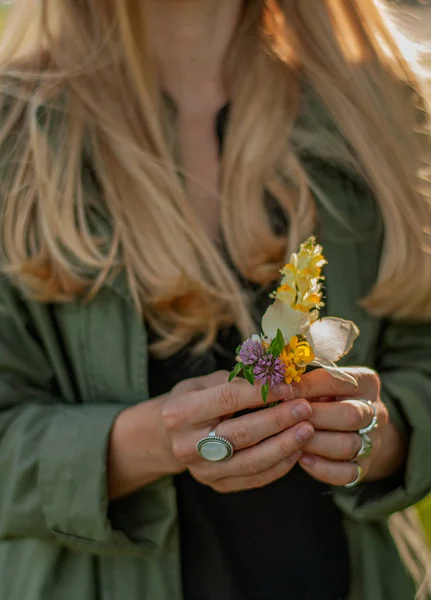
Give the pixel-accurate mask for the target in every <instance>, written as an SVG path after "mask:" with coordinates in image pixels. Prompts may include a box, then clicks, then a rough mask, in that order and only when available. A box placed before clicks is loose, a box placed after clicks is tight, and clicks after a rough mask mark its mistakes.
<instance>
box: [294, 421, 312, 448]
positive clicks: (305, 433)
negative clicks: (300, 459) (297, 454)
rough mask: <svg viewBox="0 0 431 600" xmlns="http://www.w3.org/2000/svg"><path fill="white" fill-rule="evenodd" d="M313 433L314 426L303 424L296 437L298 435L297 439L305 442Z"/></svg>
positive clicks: (301, 442) (302, 442)
mask: <svg viewBox="0 0 431 600" xmlns="http://www.w3.org/2000/svg"><path fill="white" fill-rule="evenodd" d="M313 435H314V429H313V427H312V426H311V425H303V426H302V427H300V428H299V429H298V431H297V432H296V434H295V437H296V440H297V441H298V442H299V443H300V444H305V443H306V442H308V441H309V440H311V438H312V437H313Z"/></svg>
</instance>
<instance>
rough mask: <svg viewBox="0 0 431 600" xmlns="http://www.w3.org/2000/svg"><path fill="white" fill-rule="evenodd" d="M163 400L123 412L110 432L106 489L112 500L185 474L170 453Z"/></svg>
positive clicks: (157, 399) (182, 466) (156, 399)
mask: <svg viewBox="0 0 431 600" xmlns="http://www.w3.org/2000/svg"><path fill="white" fill-rule="evenodd" d="M163 404H164V397H162V396H161V397H159V398H155V399H153V400H148V401H146V402H142V403H141V404H137V405H135V406H132V407H130V408H126V409H125V410H124V411H122V412H121V413H120V414H119V415H118V417H117V419H116V421H115V423H114V425H113V427H112V431H111V436H110V444H109V453H108V487H109V495H110V497H111V498H112V499H115V498H118V497H121V496H125V495H127V494H130V493H132V492H134V491H136V490H137V489H140V488H142V487H144V486H145V485H147V484H149V483H151V482H152V481H155V480H156V479H159V478H160V477H163V476H166V475H174V474H177V473H180V472H181V471H183V470H184V465H182V464H181V463H179V462H178V461H177V460H176V459H175V457H174V455H173V453H172V449H171V445H170V443H169V439H168V436H167V432H166V429H165V426H164V423H163V419H162V409H163Z"/></svg>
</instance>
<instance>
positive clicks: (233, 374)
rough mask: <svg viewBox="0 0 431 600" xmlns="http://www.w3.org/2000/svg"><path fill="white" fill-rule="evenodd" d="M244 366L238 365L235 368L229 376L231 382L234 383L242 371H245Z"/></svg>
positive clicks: (240, 363)
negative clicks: (233, 380)
mask: <svg viewBox="0 0 431 600" xmlns="http://www.w3.org/2000/svg"><path fill="white" fill-rule="evenodd" d="M243 368H244V365H243V364H242V362H239V363H237V364H236V365H235V366H234V368H233V369H232V372H231V374H230V375H229V381H232V379H235V377H237V376H238V375H239V374H240V373H241V371H242V370H243Z"/></svg>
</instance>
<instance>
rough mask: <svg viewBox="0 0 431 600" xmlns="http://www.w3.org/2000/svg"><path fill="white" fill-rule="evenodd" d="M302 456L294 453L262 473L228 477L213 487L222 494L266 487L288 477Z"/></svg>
mask: <svg viewBox="0 0 431 600" xmlns="http://www.w3.org/2000/svg"><path fill="white" fill-rule="evenodd" d="M300 456H301V453H300V452H294V453H293V454H291V455H290V456H288V457H286V458H284V459H283V460H281V461H280V462H279V463H277V464H276V465H274V466H273V467H271V468H270V469H267V470H266V471H263V472H262V473H258V474H256V475H250V476H246V477H227V478H226V479H221V480H220V481H217V483H216V484H215V485H214V486H213V487H214V489H215V490H217V491H218V492H222V493H228V492H239V491H242V490H250V489H256V488H261V487H264V486H265V485H268V484H270V483H272V482H273V481H276V480H277V479H281V477H284V476H285V475H287V473H289V471H291V470H292V468H293V467H294V466H295V464H296V463H297V462H298V459H299V457H300Z"/></svg>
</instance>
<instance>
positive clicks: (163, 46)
mask: <svg viewBox="0 0 431 600" xmlns="http://www.w3.org/2000/svg"><path fill="white" fill-rule="evenodd" d="M242 4H243V0H148V11H147V23H148V35H149V40H150V44H151V46H152V49H153V52H154V54H155V60H156V63H157V66H158V69H159V73H160V77H161V83H162V86H163V87H164V89H165V90H166V91H167V92H168V93H169V94H170V95H171V96H172V97H173V99H174V100H175V101H176V102H177V103H178V105H179V106H181V108H185V109H187V111H191V112H193V111H195V110H196V111H199V110H201V109H202V105H204V106H206V108H207V109H211V108H215V109H217V108H218V107H219V106H220V105H221V104H223V103H224V102H225V101H226V99H227V92H226V90H225V86H224V81H223V64H224V60H225V57H226V53H227V51H228V48H229V45H230V43H231V41H232V38H233V36H234V34H235V29H236V27H237V23H238V20H239V17H240V12H241V8H242ZM212 104H214V106H211V105H212Z"/></svg>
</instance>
